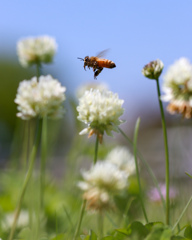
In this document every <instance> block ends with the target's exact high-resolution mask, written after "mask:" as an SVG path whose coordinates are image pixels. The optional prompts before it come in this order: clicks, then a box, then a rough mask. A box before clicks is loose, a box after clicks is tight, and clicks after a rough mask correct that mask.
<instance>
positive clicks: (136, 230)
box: [117, 222, 149, 239]
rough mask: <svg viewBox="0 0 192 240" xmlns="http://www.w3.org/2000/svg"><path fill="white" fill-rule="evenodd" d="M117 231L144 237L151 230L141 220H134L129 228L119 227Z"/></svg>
mask: <svg viewBox="0 0 192 240" xmlns="http://www.w3.org/2000/svg"><path fill="white" fill-rule="evenodd" d="M117 231H118V232H120V233H123V234H125V235H126V236H131V237H134V238H136V239H137V238H138V239H140V238H141V239H143V238H145V237H146V236H147V234H148V233H149V230H148V229H147V228H146V227H145V226H144V225H143V224H142V223H140V222H133V223H131V224H130V225H129V226H128V227H127V228H122V229H117Z"/></svg>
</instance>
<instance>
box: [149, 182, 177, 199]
mask: <svg viewBox="0 0 192 240" xmlns="http://www.w3.org/2000/svg"><path fill="white" fill-rule="evenodd" d="M159 188H160V191H161V194H162V196H163V198H164V199H165V198H166V185H165V184H159ZM177 194H178V192H177V190H176V189H175V188H174V187H170V188H169V198H170V200H174V199H175V198H176V196H177ZM148 196H149V198H150V200H151V201H152V202H156V203H160V202H161V196H160V194H159V191H158V190H157V188H152V189H151V190H150V191H149V193H148Z"/></svg>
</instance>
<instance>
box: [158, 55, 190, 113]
mask: <svg viewBox="0 0 192 240" xmlns="http://www.w3.org/2000/svg"><path fill="white" fill-rule="evenodd" d="M163 91H164V93H165V94H164V95H163V96H161V99H162V100H163V101H169V105H168V106H167V110H168V111H169V112H170V113H171V114H174V113H179V114H181V115H183V117H185V118H192V64H191V63H190V62H189V60H188V59H186V58H180V59H179V60H177V61H176V62H175V63H174V64H173V65H171V66H170V67H169V68H168V70H167V72H166V74H165V76H164V83H163Z"/></svg>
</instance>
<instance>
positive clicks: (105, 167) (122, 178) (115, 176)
mask: <svg viewBox="0 0 192 240" xmlns="http://www.w3.org/2000/svg"><path fill="white" fill-rule="evenodd" d="M82 176H83V179H84V181H83V182H80V185H79V187H80V188H81V189H83V190H88V189H90V188H92V187H97V188H100V189H103V190H105V191H107V192H118V191H120V190H122V189H124V188H125V187H126V186H127V176H126V174H125V172H124V171H121V170H120V169H118V167H117V166H116V165H115V164H112V163H110V162H106V161H98V162H97V163H96V164H95V165H93V166H92V167H91V169H90V170H89V171H84V172H82Z"/></svg>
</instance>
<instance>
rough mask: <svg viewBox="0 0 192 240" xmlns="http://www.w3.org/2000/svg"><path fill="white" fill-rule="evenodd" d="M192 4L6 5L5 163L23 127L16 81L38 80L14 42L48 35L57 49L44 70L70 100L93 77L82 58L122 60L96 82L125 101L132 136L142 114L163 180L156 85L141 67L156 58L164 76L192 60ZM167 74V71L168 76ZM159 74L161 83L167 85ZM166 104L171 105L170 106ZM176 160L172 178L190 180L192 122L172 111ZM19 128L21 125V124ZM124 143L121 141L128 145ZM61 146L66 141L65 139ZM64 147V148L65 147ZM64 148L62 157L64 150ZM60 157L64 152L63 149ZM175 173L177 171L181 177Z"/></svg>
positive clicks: (0, 48) (0, 80)
mask: <svg viewBox="0 0 192 240" xmlns="http://www.w3.org/2000/svg"><path fill="white" fill-rule="evenodd" d="M191 11H192V1H190V0H184V1H182V2H181V1H175V0H169V1H166V0H162V1H151V0H146V1H130V0H127V1H123V0H120V1H111V0H110V1H109V0H105V1H101V0H97V1H88V0H82V1H77V0H76V1H65V0H63V1H61V0H60V1H59V0H55V1H51V0H41V1H39V0H33V1H26V0H15V1H5V0H1V1H0V13H1V14H0V29H1V37H0V39H1V40H0V108H1V111H0V159H1V162H3V163H5V162H6V161H8V159H9V158H10V156H11V153H12V150H13V149H14V146H13V139H14V136H15V135H14V134H15V132H16V129H17V126H18V120H16V117H15V114H16V105H15V104H14V98H15V95H16V89H17V87H18V83H19V81H21V80H24V79H30V78H31V77H32V76H33V75H35V69H33V68H29V69H24V68H22V67H21V66H20V65H19V62H18V59H17V54H16V43H17V41H18V40H19V39H21V38H24V37H29V36H39V35H44V34H46V35H50V36H52V37H54V38H55V39H56V41H57V44H58V52H57V54H56V56H55V61H54V64H52V65H48V66H44V67H43V73H44V74H49V73H50V74H52V75H53V76H54V77H55V78H57V79H58V80H60V81H61V82H62V84H63V85H65V86H66V87H67V97H68V101H69V100H70V99H72V100H73V99H75V93H76V90H77V88H78V87H79V86H80V85H82V84H85V83H87V82H90V81H96V80H94V79H93V72H92V71H91V70H88V71H84V69H83V62H81V61H79V60H78V59H77V57H82V58H84V57H85V56H86V55H89V56H92V55H96V54H97V53H98V52H100V51H102V50H104V49H109V51H108V54H107V56H106V58H108V59H110V60H112V61H114V62H115V63H116V66H117V67H116V68H114V69H104V70H103V72H102V73H101V74H100V75H99V77H98V78H97V81H98V82H104V83H106V84H107V85H108V86H109V89H110V90H111V91H113V92H117V93H118V94H119V97H120V98H122V99H124V100H125V103H124V108H125V114H124V116H123V118H124V119H126V123H125V124H124V125H122V128H123V129H124V131H126V133H127V134H129V135H130V136H131V135H132V133H133V129H134V124H135V121H136V119H137V117H141V128H140V134H139V145H140V148H141V150H142V151H143V152H144V153H145V154H144V155H145V157H146V159H148V160H149V162H150V163H151V164H152V167H153V168H154V170H155V171H156V174H157V175H158V176H159V177H162V178H163V177H164V176H163V175H164V174H163V172H164V151H163V137H162V133H161V120H160V114H159V106H158V101H157V95H156V84H155V82H154V81H152V80H148V79H146V78H145V77H144V76H142V74H141V69H142V67H143V66H144V65H145V64H147V63H148V62H149V61H151V60H155V59H157V58H159V59H161V60H162V61H163V62H164V66H165V67H164V72H166V70H167V68H168V67H169V65H170V64H172V63H173V62H174V61H175V60H177V59H179V58H180V57H187V58H189V59H190V60H191V59H192V50H191V46H192V32H191V27H192V18H191ZM164 72H163V73H164ZM162 79H163V78H162V77H161V85H162ZM165 107H166V105H165ZM72 118H73V113H71V112H70V104H69V103H68V110H67V114H66V117H65V120H64V124H63V127H62V129H63V130H62V131H63V133H64V134H63V135H62V136H64V137H61V134H60V137H61V138H60V139H62V141H63V142H62V150H63V149H64V150H66V149H67V148H68V147H69V145H65V144H64V143H65V142H67V144H69V143H70V140H71V139H72V137H71V135H75V134H77V133H76V132H75V131H74V126H73V124H74V122H75V120H73V121H71V119H72ZM166 120H167V125H168V136H169V146H170V158H171V173H172V175H173V174H174V176H177V177H179V178H181V177H182V178H185V177H186V175H185V171H186V170H187V171H188V172H191V173H192V164H191V156H192V152H191V151H192V150H191V133H192V131H191V121H184V120H183V119H181V117H180V116H170V115H169V114H168V113H166ZM20 124H21V122H20ZM117 138H120V139H119V141H121V142H122V143H124V142H123V139H121V137H120V136H119V135H118V136H117ZM60 141H61V140H60ZM64 146H65V147H64ZM62 150H60V154H61V155H62V154H63V151H64V150H63V151H62ZM57 152H59V151H57ZM175 173H176V174H175Z"/></svg>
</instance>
